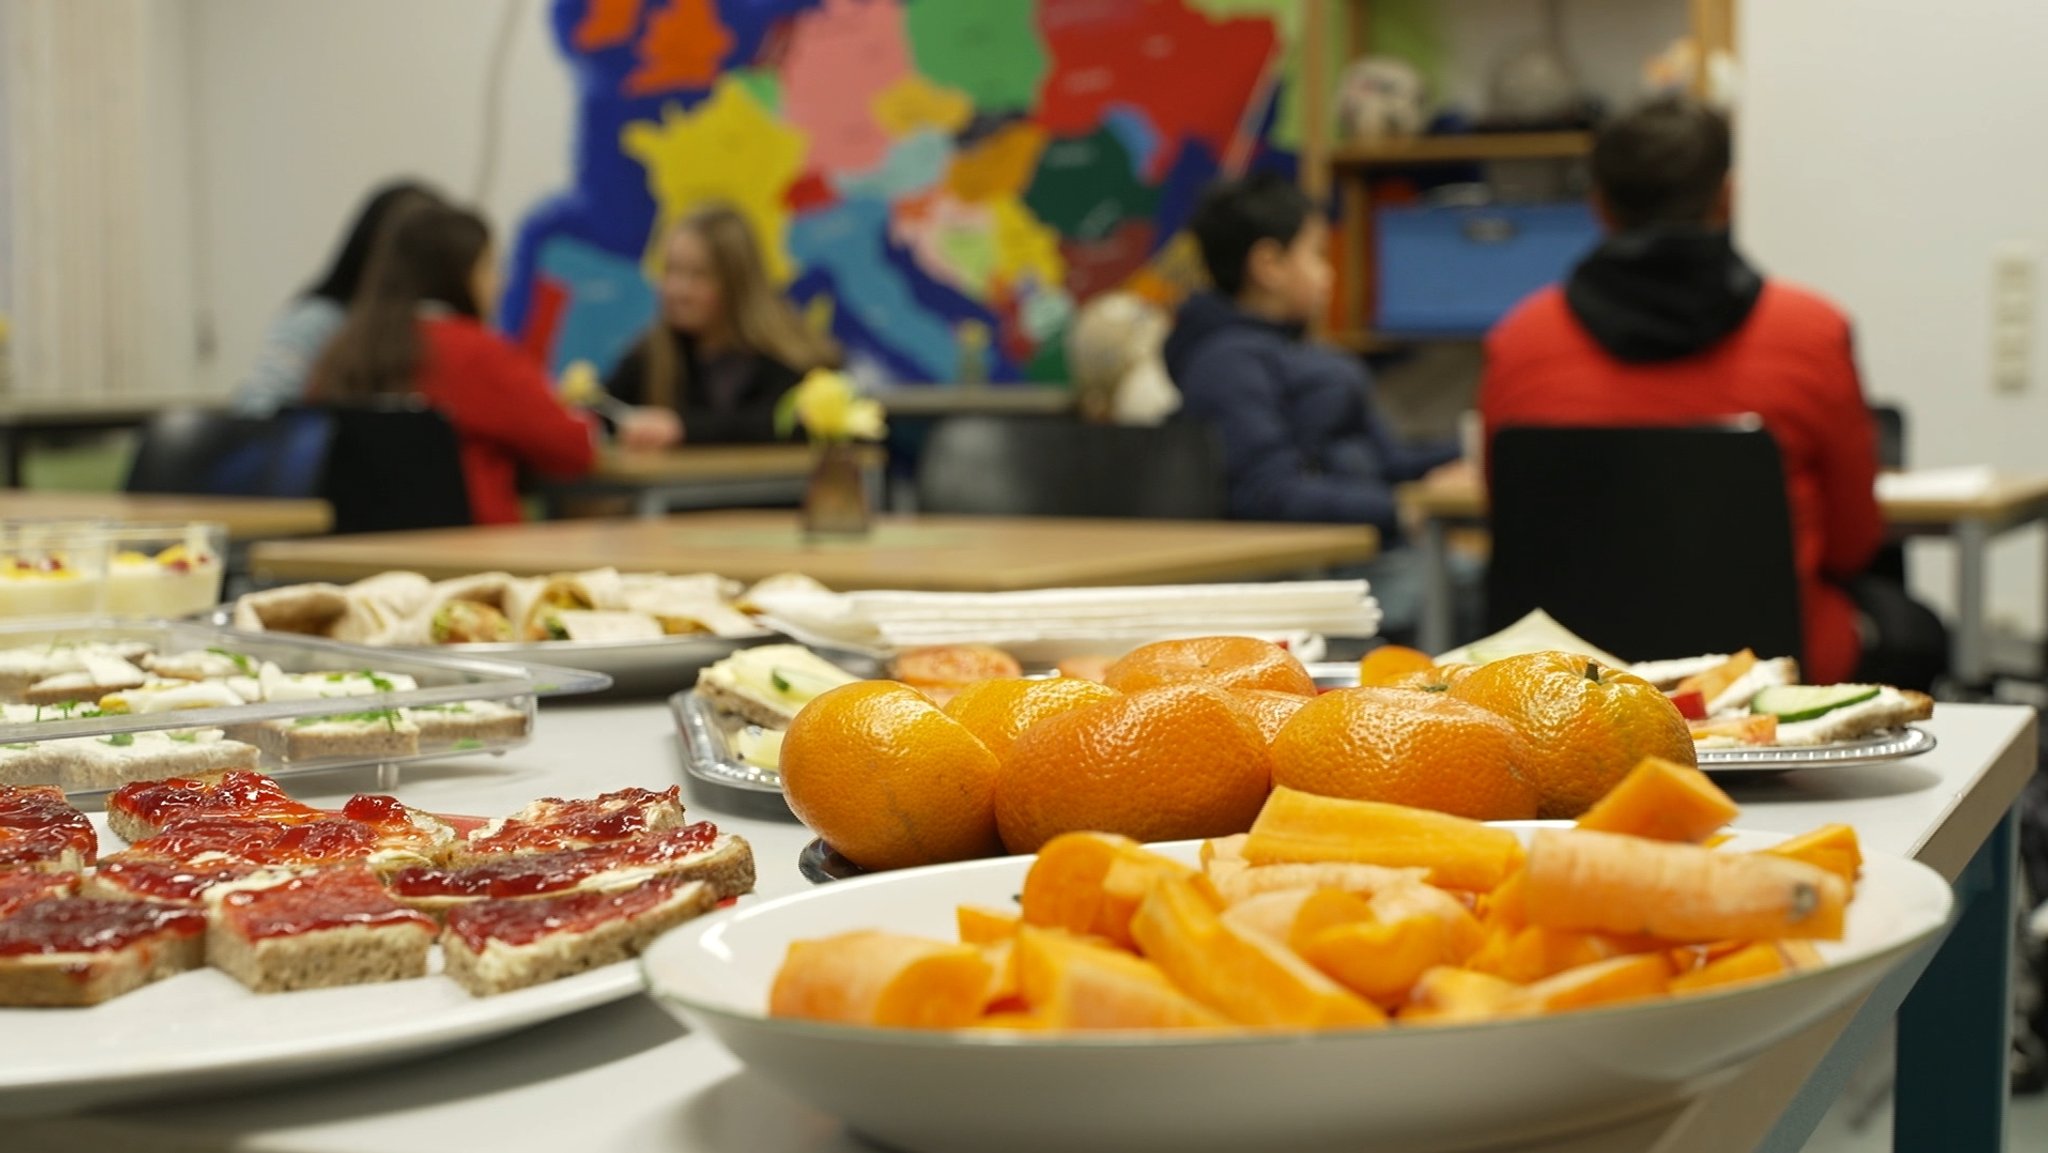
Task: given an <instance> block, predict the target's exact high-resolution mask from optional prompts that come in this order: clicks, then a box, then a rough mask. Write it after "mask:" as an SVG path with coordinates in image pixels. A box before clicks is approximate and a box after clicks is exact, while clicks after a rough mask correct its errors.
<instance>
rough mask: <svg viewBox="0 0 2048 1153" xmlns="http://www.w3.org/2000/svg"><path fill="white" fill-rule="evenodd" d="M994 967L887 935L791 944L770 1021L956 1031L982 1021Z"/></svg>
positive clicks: (969, 948) (957, 950)
mask: <svg viewBox="0 0 2048 1153" xmlns="http://www.w3.org/2000/svg"><path fill="white" fill-rule="evenodd" d="M995 977H996V973H995V967H994V966H993V965H990V964H989V962H988V959H987V958H986V957H984V956H983V955H982V952H981V950H980V949H978V948H976V947H975V946H973V945H949V944H947V943H945V942H943V941H927V940H923V939H921V938H918V937H903V936H897V935H895V934H892V933H875V932H858V933H841V934H840V935H838V936H836V937H827V938H824V939H822V940H816V941H796V942H793V943H792V944H791V945H790V946H789V955H788V957H787V958H785V959H784V960H783V962H782V968H781V969H780V970H779V971H778V972H777V973H776V974H775V984H774V986H773V987H772V988H771V989H770V990H769V993H768V1014H769V1015H770V1016H772V1017H807V1018H809V1019H811V1020H813V1021H840V1022H844V1023H847V1024H852V1025H879V1026H884V1027H888V1026H895V1027H898V1028H911V1029H954V1028H959V1027H960V1026H963V1025H968V1024H972V1023H973V1022H974V1021H975V1020H976V1019H977V1018H979V1017H980V1016H981V1010H982V1006H983V1005H984V1004H986V1003H987V1000H988V995H989V993H990V991H991V990H992V989H993V988H994V987H995Z"/></svg>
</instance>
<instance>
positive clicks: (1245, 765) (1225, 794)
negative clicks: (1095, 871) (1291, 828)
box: [996, 685, 1272, 853]
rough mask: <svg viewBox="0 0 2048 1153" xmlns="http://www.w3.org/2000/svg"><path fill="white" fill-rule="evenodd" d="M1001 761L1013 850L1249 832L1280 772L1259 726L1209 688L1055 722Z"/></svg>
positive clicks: (1001, 823)
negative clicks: (1091, 836)
mask: <svg viewBox="0 0 2048 1153" xmlns="http://www.w3.org/2000/svg"><path fill="white" fill-rule="evenodd" d="M1002 762H1003V763H1002V772H1001V775H1000V776H999V777H998V778H997V780H996V824H997V826H998V827H999V828H1000V829H1001V830H1002V835H1003V844H1004V845H1006V846H1007V847H1008V848H1009V850H1010V851H1011V852H1013V853H1030V852H1035V851H1037V849H1038V847H1039V846H1040V845H1042V844H1044V843H1045V842H1047V841H1049V840H1051V839H1052V838H1054V837H1056V836H1058V835H1060V834H1061V833H1073V832H1081V831H1093V832H1101V833H1120V834H1122V835H1124V836H1126V837H1130V838H1132V839H1134V840H1138V841H1174V840H1182V839H1185V838H1189V837H1222V836H1228V835H1230V834H1232V833H1242V832H1244V831H1245V830H1246V829H1249V828H1251V826H1252V818H1253V817H1256V816H1258V815H1259V807H1260V806H1261V805H1263V804H1265V802H1266V793H1267V791H1268V789H1269V787H1270V783H1271V776H1272V771H1271V766H1270V763H1269V762H1268V759H1267V753H1266V738H1265V735H1264V734H1263V733H1261V732H1260V731H1259V726H1258V725H1257V724H1256V723H1254V722H1253V721H1252V719H1251V717H1250V716H1249V715H1247V713H1246V712H1245V710H1244V708H1243V707H1242V706H1240V705H1239V704H1238V703H1237V702H1236V701H1235V700H1234V699H1232V698H1231V696H1230V694H1229V693H1227V692H1224V691H1223V690H1222V689H1219V688H1215V687H1213V686H1210V685H1166V686H1162V687H1160V688H1156V689H1145V690H1142V691H1139V692H1135V693H1131V694H1130V695H1128V696H1122V697H1116V698H1113V699H1111V700H1106V701H1101V702H1099V703H1097V704H1092V705H1082V706H1081V707H1080V708H1076V709H1069V710H1068V711H1066V712H1063V713H1060V714H1059V715H1057V716H1052V717H1047V718H1046V719H1045V720H1042V721H1040V722H1038V723H1037V724H1035V725H1033V726H1031V727H1030V728H1029V729H1026V730H1025V731H1024V735H1023V736H1020V737H1018V738H1017V741H1016V743H1015V744H1012V745H1011V746H1010V749H1009V751H1008V752H1007V753H1005V754H1003V758H1002Z"/></svg>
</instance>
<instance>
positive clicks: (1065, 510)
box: [917, 416, 1226, 520]
mask: <svg viewBox="0 0 2048 1153" xmlns="http://www.w3.org/2000/svg"><path fill="white" fill-rule="evenodd" d="M917 506H918V509H919V510H920V511H922V512H934V513H965V514H972V515H981V516H1074V517H1149V518H1162V519H1181V520H1218V519H1221V518H1222V517H1223V515H1224V513H1225V511H1226V504H1225V492H1224V482H1223V448H1222V445H1221V443H1220V442H1219V441H1218V440H1217V438H1216V434H1215V431H1214V430H1213V429H1211V428H1210V427H1209V426H1208V425H1205V424H1196V423H1192V422H1188V423H1171V424H1166V425H1161V426H1159V427H1156V428H1139V427H1130V426H1123V425H1107V424H1084V423H1082V422H1080V421H1076V420H1071V419H1066V418H1059V417H997V416H962V417H952V418H949V419H947V420H944V421H941V422H939V423H938V425H936V426H935V427H934V428H933V429H932V431H931V436H930V437H929V438H928V439H927V440H926V441H925V445H924V452H923V454H922V456H921V457H920V458H919V461H918V468H917Z"/></svg>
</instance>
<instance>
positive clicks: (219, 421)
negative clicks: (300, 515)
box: [124, 408, 334, 498]
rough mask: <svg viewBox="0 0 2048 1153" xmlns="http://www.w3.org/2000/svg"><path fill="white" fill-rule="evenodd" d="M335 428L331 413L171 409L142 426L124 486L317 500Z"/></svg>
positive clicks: (148, 490) (139, 489)
mask: <svg viewBox="0 0 2048 1153" xmlns="http://www.w3.org/2000/svg"><path fill="white" fill-rule="evenodd" d="M333 434H334V428H333V424H332V422H331V421H330V420H329V419H328V417H327V416H326V414H324V413H319V412H312V411H308V410H293V411H287V412H282V413H279V414H277V415H275V416H270V417H251V416H237V415H233V414H230V413H225V412H216V411H211V410H207V409H195V408H177V409H166V410H165V411H163V412H160V413H158V414H157V415H155V416H154V417H151V418H150V421H149V423H148V424H146V425H144V426H143V430H142V440H141V442H140V444H138V445H137V447H136V451H135V460H134V462H133V463H132V464H131V465H130V466H129V469H128V479H127V482H126V484H125V485H124V487H125V488H126V489H127V491H129V492H143V493H186V494H199V495H205V496H267V497H297V498H305V497H314V496H318V495H319V493H320V480H321V476H322V475H323V473H324V472H325V470H326V467H327V454H328V449H329V445H330V442H331V440H332V438H333Z"/></svg>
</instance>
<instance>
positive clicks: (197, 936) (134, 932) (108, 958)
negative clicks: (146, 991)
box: [0, 897, 206, 1006]
mask: <svg viewBox="0 0 2048 1153" xmlns="http://www.w3.org/2000/svg"><path fill="white" fill-rule="evenodd" d="M205 942H206V914H205V913H203V912H201V911H200V910H198V909H196V908H194V907H192V906H190V905H172V904H165V903H163V902H159V901H106V900H97V899H94V898H91V897H50V898H45V899H43V900H39V901H31V902H29V903H27V904H25V905H22V906H20V907H18V908H16V909H14V910H13V911H12V912H10V913H8V914H7V915H6V916H5V917H0V1005H10V1006H67V1005H69V1006H79V1005H97V1004H99V1003H100V1002H102V1001H106V1000H110V999H112V998H114V997H118V996H120V995H121V994H123V993H127V992H130V991H131V990H134V989H139V988H141V987H142V986H144V985H147V984H149V983H150V982H151V981H157V980H161V979H163V978H165V977H168V976H171V975H173V974H176V973H182V972H184V971H186V970H188V969H196V968H198V967H199V965H200V963H201V961H202V960H203V959H204V956H205V952H204V950H205Z"/></svg>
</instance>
